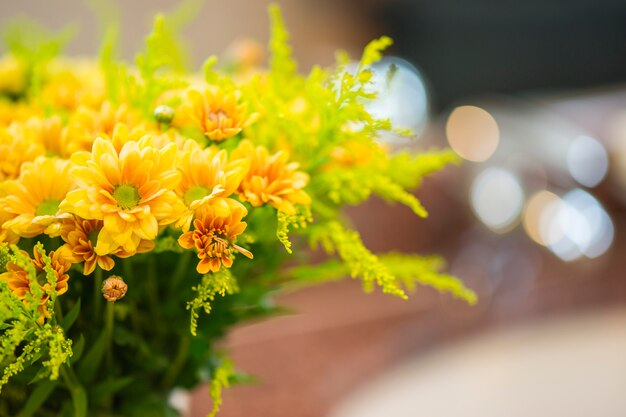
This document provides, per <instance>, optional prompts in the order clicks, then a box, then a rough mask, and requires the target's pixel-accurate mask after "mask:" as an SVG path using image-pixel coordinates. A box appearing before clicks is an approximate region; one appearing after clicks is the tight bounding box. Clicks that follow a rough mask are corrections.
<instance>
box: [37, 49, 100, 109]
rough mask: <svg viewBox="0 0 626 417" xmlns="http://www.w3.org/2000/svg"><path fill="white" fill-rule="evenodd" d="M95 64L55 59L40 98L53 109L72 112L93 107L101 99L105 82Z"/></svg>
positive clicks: (77, 60)
mask: <svg viewBox="0 0 626 417" xmlns="http://www.w3.org/2000/svg"><path fill="white" fill-rule="evenodd" d="M101 74H102V73H101V72H100V71H99V69H98V66H97V64H96V65H94V62H92V61H85V60H80V59H70V60H67V59H64V60H60V59H58V60H55V61H53V62H52V63H51V65H50V68H49V71H48V74H47V75H48V77H49V78H48V79H47V82H46V83H45V85H44V86H43V88H42V91H41V99H42V100H43V101H44V102H45V103H47V104H49V105H52V106H54V107H59V108H63V109H66V110H68V111H75V110H76V108H78V107H79V106H81V105H82V106H89V107H97V106H99V105H100V104H101V103H102V101H103V100H104V97H105V83H104V79H103V77H102V75H101Z"/></svg>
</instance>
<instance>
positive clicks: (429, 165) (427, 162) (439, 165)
mask: <svg viewBox="0 0 626 417" xmlns="http://www.w3.org/2000/svg"><path fill="white" fill-rule="evenodd" d="M460 163H461V158H459V156H458V155H457V154H456V153H454V151H453V150H452V149H441V150H431V151H428V152H423V153H420V154H418V155H412V154H410V153H408V152H400V153H398V154H396V155H394V156H392V157H391V159H390V161H389V167H388V169H387V172H386V174H387V175H388V176H389V178H391V179H392V180H393V181H394V182H395V183H397V184H400V185H401V186H402V187H403V188H405V189H407V190H414V189H416V188H417V187H419V186H420V185H421V183H422V180H423V179H424V177H426V176H427V175H430V174H433V173H435V172H437V171H439V170H441V169H443V168H445V167H446V166H448V165H459V164H460Z"/></svg>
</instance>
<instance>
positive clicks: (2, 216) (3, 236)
mask: <svg viewBox="0 0 626 417" xmlns="http://www.w3.org/2000/svg"><path fill="white" fill-rule="evenodd" d="M3 202H4V199H0V243H9V244H15V243H17V242H18V241H19V240H20V237H19V235H17V234H16V233H14V232H13V231H12V230H11V229H7V228H5V227H4V223H6V222H7V221H9V220H11V219H14V218H15V217H16V216H15V214H11V213H8V212H6V211H4V210H3V207H2V205H3V204H4V203H3Z"/></svg>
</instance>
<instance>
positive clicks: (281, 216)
mask: <svg viewBox="0 0 626 417" xmlns="http://www.w3.org/2000/svg"><path fill="white" fill-rule="evenodd" d="M276 217H277V220H278V226H277V228H276V237H277V238H278V241H279V242H280V243H282V244H283V246H284V247H285V250H286V251H287V252H288V253H293V251H292V250H291V242H290V241H289V230H290V229H291V228H294V229H304V228H306V227H307V225H308V224H309V223H312V222H313V215H312V214H311V209H310V208H309V207H308V206H298V207H297V212H296V214H286V213H283V212H282V211H277V212H276Z"/></svg>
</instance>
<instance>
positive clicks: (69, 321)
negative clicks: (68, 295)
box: [61, 298, 80, 332]
mask: <svg viewBox="0 0 626 417" xmlns="http://www.w3.org/2000/svg"><path fill="white" fill-rule="evenodd" d="M79 313H80V298H79V299H78V301H77V302H76V304H74V307H72V309H71V310H70V311H69V313H67V315H66V316H65V317H63V320H62V321H61V327H62V328H63V330H65V332H67V331H68V330H69V329H70V328H71V327H72V325H73V324H74V322H75V321H76V319H77V318H78V314H79Z"/></svg>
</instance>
